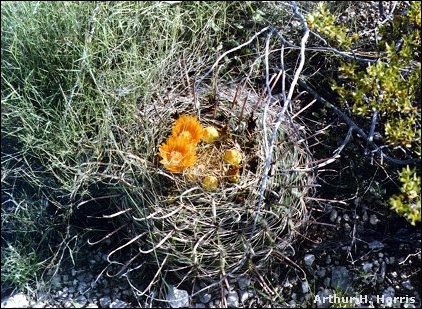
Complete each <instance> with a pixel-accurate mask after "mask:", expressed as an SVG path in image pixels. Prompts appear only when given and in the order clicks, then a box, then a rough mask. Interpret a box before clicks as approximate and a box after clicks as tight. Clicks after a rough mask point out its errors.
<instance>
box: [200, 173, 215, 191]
mask: <svg viewBox="0 0 422 309" xmlns="http://www.w3.org/2000/svg"><path fill="white" fill-rule="evenodd" d="M202 186H203V187H204V189H205V190H207V191H214V190H217V188H218V179H217V177H215V176H205V177H204V179H202Z"/></svg>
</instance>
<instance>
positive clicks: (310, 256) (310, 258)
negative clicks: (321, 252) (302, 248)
mask: <svg viewBox="0 0 422 309" xmlns="http://www.w3.org/2000/svg"><path fill="white" fill-rule="evenodd" d="M314 261H315V255H313V254H306V255H305V257H304V258H303V262H304V263H305V265H306V266H309V267H310V266H312V264H313V263H314Z"/></svg>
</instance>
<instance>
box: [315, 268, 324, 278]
mask: <svg viewBox="0 0 422 309" xmlns="http://www.w3.org/2000/svg"><path fill="white" fill-rule="evenodd" d="M326 273H327V271H326V270H325V267H321V268H320V269H318V270H317V271H316V273H315V274H316V275H317V276H318V277H320V278H324V277H325V274H326Z"/></svg>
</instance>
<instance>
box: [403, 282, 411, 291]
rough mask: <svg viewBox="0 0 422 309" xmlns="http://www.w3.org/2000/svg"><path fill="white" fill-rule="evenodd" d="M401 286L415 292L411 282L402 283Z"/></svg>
mask: <svg viewBox="0 0 422 309" xmlns="http://www.w3.org/2000/svg"><path fill="white" fill-rule="evenodd" d="M401 285H402V286H403V287H404V288H405V289H407V290H409V291H411V290H413V286H412V283H411V282H410V280H406V281H403V282H402V283H401Z"/></svg>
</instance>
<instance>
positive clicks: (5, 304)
mask: <svg viewBox="0 0 422 309" xmlns="http://www.w3.org/2000/svg"><path fill="white" fill-rule="evenodd" d="M28 306H29V301H28V299H27V298H26V296H25V295H24V294H22V293H18V294H15V295H12V296H8V297H5V298H3V299H2V300H1V307H2V308H27V307H28Z"/></svg>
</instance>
